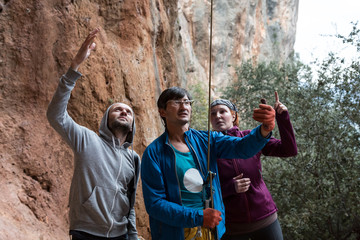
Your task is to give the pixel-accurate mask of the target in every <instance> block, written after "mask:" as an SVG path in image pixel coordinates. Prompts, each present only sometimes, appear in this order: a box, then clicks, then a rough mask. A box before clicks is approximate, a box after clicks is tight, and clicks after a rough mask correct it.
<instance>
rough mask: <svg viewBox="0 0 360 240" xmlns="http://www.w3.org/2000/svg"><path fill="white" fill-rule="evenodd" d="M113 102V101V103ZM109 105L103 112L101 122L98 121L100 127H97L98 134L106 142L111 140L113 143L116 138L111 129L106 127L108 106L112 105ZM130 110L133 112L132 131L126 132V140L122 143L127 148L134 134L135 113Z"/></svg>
mask: <svg viewBox="0 0 360 240" xmlns="http://www.w3.org/2000/svg"><path fill="white" fill-rule="evenodd" d="M114 104H115V103H114ZM114 104H112V105H110V106H109V107H108V108H107V109H106V111H105V113H104V116H103V117H102V119H101V122H100V127H99V133H100V136H101V137H102V138H104V139H105V140H106V141H108V142H111V143H113V142H114V141H115V139H116V137H115V135H114V134H113V133H112V132H111V130H110V129H109V127H108V116H109V111H110V108H111V107H112V106H113V105H114ZM131 111H132V112H133V123H132V131H130V132H129V133H128V135H127V136H126V140H125V143H124V147H125V148H128V147H129V146H131V145H132V143H133V141H134V135H135V114H134V111H133V110H132V109H131ZM115 142H118V141H115ZM116 145H118V143H116Z"/></svg>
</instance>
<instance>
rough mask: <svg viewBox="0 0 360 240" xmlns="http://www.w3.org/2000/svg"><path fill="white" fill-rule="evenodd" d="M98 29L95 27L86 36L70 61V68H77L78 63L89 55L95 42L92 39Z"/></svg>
mask: <svg viewBox="0 0 360 240" xmlns="http://www.w3.org/2000/svg"><path fill="white" fill-rule="evenodd" d="M99 31H100V29H99V28H95V29H94V30H93V31H92V32H90V34H89V35H88V36H87V38H86V39H85V41H84V42H83V44H82V45H81V47H80V49H79V51H78V52H77V54H76V56H75V57H74V59H73V60H72V62H71V66H70V67H71V68H72V69H73V70H75V71H77V70H78V68H79V66H80V64H81V63H82V62H83V61H85V60H86V59H87V58H88V57H89V56H90V52H91V50H94V49H95V47H96V44H95V42H94V39H95V38H96V34H97V33H98V32H99Z"/></svg>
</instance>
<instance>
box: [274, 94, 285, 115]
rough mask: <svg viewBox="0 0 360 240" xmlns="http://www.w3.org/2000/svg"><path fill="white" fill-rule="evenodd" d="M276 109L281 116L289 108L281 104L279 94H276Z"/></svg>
mask: <svg viewBox="0 0 360 240" xmlns="http://www.w3.org/2000/svg"><path fill="white" fill-rule="evenodd" d="M274 109H275V111H276V112H277V113H278V114H281V113H282V112H287V110H288V109H287V107H286V106H285V105H284V104H282V103H281V102H279V95H278V93H277V92H275V104H274Z"/></svg>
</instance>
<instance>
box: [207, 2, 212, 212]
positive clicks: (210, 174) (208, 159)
mask: <svg viewBox="0 0 360 240" xmlns="http://www.w3.org/2000/svg"><path fill="white" fill-rule="evenodd" d="M212 24H213V0H211V4H210V50H209V51H210V52H209V99H208V104H209V105H208V153H207V171H208V174H209V177H210V179H209V181H210V199H211V208H214V201H213V192H212V178H213V173H212V172H210V117H211V113H210V104H211V59H212V56H211V55H212V54H211V53H212Z"/></svg>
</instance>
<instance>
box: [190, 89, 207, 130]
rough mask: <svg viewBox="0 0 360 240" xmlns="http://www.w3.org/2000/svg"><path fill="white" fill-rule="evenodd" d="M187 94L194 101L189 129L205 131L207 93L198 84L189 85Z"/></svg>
mask: <svg viewBox="0 0 360 240" xmlns="http://www.w3.org/2000/svg"><path fill="white" fill-rule="evenodd" d="M189 92H190V94H191V95H192V97H193V99H194V100H195V102H194V103H193V105H192V116H191V127H192V128H194V129H196V130H207V129H208V120H207V116H208V109H209V106H208V98H209V97H208V93H207V92H206V91H205V90H204V87H203V86H202V85H201V84H200V83H198V84H194V85H191V86H190V87H189Z"/></svg>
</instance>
